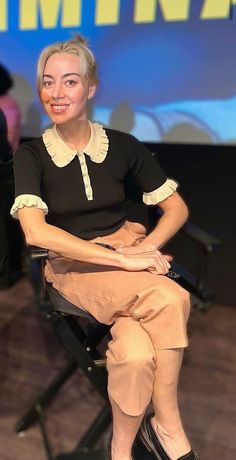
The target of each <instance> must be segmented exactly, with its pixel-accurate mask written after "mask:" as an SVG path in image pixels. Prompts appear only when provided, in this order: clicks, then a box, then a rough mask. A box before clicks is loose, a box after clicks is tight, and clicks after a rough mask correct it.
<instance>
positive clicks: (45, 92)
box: [39, 89, 50, 104]
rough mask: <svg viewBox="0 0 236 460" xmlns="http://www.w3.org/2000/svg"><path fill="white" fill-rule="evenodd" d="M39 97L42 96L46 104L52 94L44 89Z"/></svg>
mask: <svg viewBox="0 0 236 460" xmlns="http://www.w3.org/2000/svg"><path fill="white" fill-rule="evenodd" d="M39 97H40V100H41V102H42V104H45V103H47V102H48V101H49V100H50V95H49V94H48V92H47V91H45V90H44V89H42V90H41V92H40V94H39Z"/></svg>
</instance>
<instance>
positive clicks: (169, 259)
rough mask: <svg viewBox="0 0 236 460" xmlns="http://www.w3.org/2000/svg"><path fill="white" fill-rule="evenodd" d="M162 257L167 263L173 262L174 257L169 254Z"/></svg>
mask: <svg viewBox="0 0 236 460" xmlns="http://www.w3.org/2000/svg"><path fill="white" fill-rule="evenodd" d="M163 257H164V258H165V259H166V260H167V261H168V262H173V260H174V257H173V256H172V255H171V254H163Z"/></svg>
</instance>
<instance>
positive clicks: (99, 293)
mask: <svg viewBox="0 0 236 460" xmlns="http://www.w3.org/2000/svg"><path fill="white" fill-rule="evenodd" d="M145 235H146V233H145V228H144V227H143V226H142V225H140V224H138V223H133V222H125V224H124V225H123V226H122V227H121V228H120V229H119V230H117V231H116V232H114V233H112V234H111V235H108V236H106V237H102V238H101V237H98V238H95V239H94V240H92V242H93V243H96V242H100V243H105V244H109V245H111V246H113V247H115V248H118V247H120V246H123V245H131V244H136V243H137V242H138V241H141V240H142V239H143V238H145ZM45 276H46V279H47V281H48V282H49V283H52V284H53V286H54V287H55V289H57V290H58V291H59V292H60V293H61V294H62V296H64V297H65V298H66V299H67V300H69V301H70V302H71V303H73V304H74V305H76V306H78V307H79V308H81V309H84V310H86V311H88V312H90V313H91V314H92V315H93V316H94V317H95V318H96V319H97V320H98V321H100V322H102V323H105V324H112V328H111V335H112V340H111V341H110V342H109V344H108V351H107V368H108V376H109V377H108V392H109V395H110V396H111V397H112V399H113V400H115V401H116V403H117V404H118V405H119V407H120V408H121V409H122V410H123V411H124V412H125V413H127V414H129V415H139V414H141V413H142V411H143V410H144V409H145V407H146V406H147V404H148V403H149V402H150V399H151V395H152V388H153V380H154V369H155V360H156V350H157V349H170V348H183V347H186V346H187V333H186V323H187V320H188V316H189V311H190V301H189V294H188V292H187V291H185V290H184V289H183V288H182V287H180V286H179V285H178V284H177V283H175V282H174V281H173V280H171V279H170V278H168V277H166V276H163V275H156V274H152V273H149V272H148V271H140V272H128V271H125V270H122V269H119V268H116V267H109V266H104V265H95V264H91V263H85V262H78V261H74V260H70V259H68V258H65V257H62V256H59V255H58V254H56V253H50V254H49V261H48V262H47V265H46V268H45ZM124 381H125V382H126V385H125V388H124Z"/></svg>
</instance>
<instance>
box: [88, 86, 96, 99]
mask: <svg viewBox="0 0 236 460" xmlns="http://www.w3.org/2000/svg"><path fill="white" fill-rule="evenodd" d="M96 89H97V87H96V86H95V85H91V86H89V92H88V99H92V97H93V96H94V94H95V93H96Z"/></svg>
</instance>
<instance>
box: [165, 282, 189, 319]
mask: <svg viewBox="0 0 236 460" xmlns="http://www.w3.org/2000/svg"><path fill="white" fill-rule="evenodd" d="M166 304H167V305H168V309H171V310H174V311H175V312H176V311H178V314H179V315H180V316H183V318H184V319H185V321H187V320H188V317H189V313H190V306H191V303H190V294H189V292H188V291H186V290H185V289H183V288H182V287H181V286H179V285H177V284H176V285H175V286H174V288H173V289H170V290H169V291H167V292H166Z"/></svg>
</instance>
